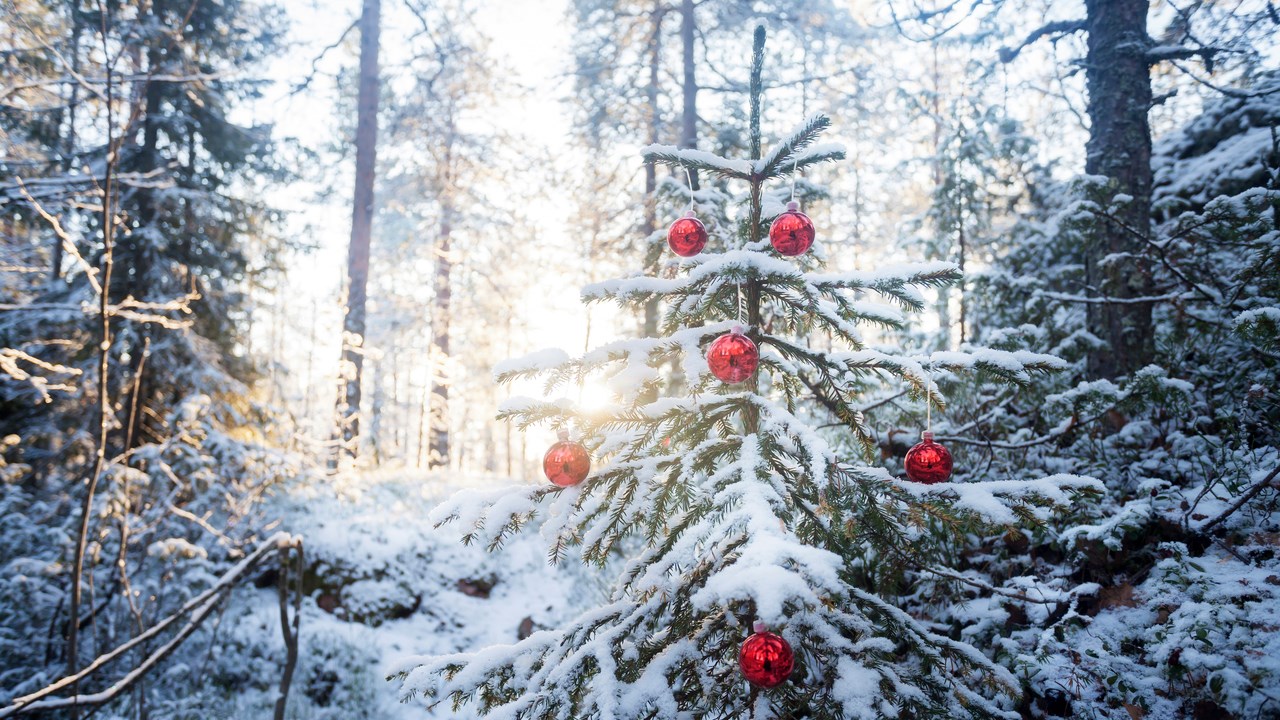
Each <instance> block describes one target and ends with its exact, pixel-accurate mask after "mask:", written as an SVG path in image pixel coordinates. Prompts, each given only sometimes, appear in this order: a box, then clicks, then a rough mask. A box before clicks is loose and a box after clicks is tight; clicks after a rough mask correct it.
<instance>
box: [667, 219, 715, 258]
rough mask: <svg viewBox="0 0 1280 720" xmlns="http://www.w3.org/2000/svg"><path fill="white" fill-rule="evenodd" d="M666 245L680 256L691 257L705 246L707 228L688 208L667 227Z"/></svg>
mask: <svg viewBox="0 0 1280 720" xmlns="http://www.w3.org/2000/svg"><path fill="white" fill-rule="evenodd" d="M667 245H669V246H670V247H671V252H673V253H675V254H677V255H679V256H680V257H693V256H694V255H697V254H698V253H700V252H702V248H704V247H706V246H707V228H706V226H704V225H703V224H702V221H701V220H699V219H698V218H696V217H694V214H693V211H692V210H690V211H689V213H688V214H687V215H685V216H684V217H682V218H680V219H679V220H677V221H675V222H673V223H671V227H670V228H668V229H667Z"/></svg>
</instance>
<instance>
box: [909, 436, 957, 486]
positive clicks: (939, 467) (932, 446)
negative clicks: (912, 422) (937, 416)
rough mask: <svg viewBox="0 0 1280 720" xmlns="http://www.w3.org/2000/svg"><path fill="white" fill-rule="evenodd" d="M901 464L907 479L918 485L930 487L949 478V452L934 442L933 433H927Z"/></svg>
mask: <svg viewBox="0 0 1280 720" xmlns="http://www.w3.org/2000/svg"><path fill="white" fill-rule="evenodd" d="M902 464H903V466H904V467H906V469H907V477H908V478H911V479H912V480H914V481H916V482H918V483H924V484H926V485H932V484H934V483H940V482H946V481H947V480H948V479H950V477H951V451H950V450H948V449H946V448H945V447H943V446H942V445H939V444H938V443H936V442H934V441H933V433H931V432H928V431H926V432H925V433H924V434H923V435H922V436H921V440H920V442H918V443H916V444H915V446H914V447H912V448H911V449H910V450H908V451H907V458H906V460H904V461H903V462H902Z"/></svg>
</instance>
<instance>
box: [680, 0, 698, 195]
mask: <svg viewBox="0 0 1280 720" xmlns="http://www.w3.org/2000/svg"><path fill="white" fill-rule="evenodd" d="M696 27H697V26H696V25H694V16H693V0H683V1H682V2H681V4H680V45H681V47H682V49H683V50H684V80H683V82H682V83H681V90H682V92H683V95H684V98H683V99H684V110H683V112H682V113H681V119H680V147H683V148H696V147H698V79H697V76H696V75H695V74H694V69H695V66H694V62H693V50H694V30H695V28H696ZM689 179H690V183H691V185H692V186H693V189H695V190H696V189H697V188H698V172H697V171H696V170H693V171H690V173H689Z"/></svg>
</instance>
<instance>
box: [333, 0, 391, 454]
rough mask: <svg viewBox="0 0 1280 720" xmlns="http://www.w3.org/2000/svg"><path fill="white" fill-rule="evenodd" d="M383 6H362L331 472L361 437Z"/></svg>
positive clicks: (375, 2) (376, 0) (370, 1)
mask: <svg viewBox="0 0 1280 720" xmlns="http://www.w3.org/2000/svg"><path fill="white" fill-rule="evenodd" d="M381 15H382V6H381V0H364V10H363V12H362V14H361V16H360V88H359V91H358V95H357V101H356V185H355V194H354V198H353V202H352V208H351V243H350V245H349V246H348V248H347V314H346V317H345V318H344V320H343V324H342V330H343V340H342V364H343V365H344V367H345V368H346V369H347V370H346V372H347V373H348V374H347V375H346V376H345V378H346V382H345V384H344V387H343V390H344V392H343V397H341V398H339V400H338V409H339V414H338V428H337V430H336V431H335V433H334V435H335V439H337V438H340V439H341V441H342V442H341V443H339V444H338V449H337V450H335V453H334V458H333V461H332V466H333V467H335V468H336V467H337V464H338V463H337V461H338V458H339V455H340V454H341V453H343V452H345V453H346V454H347V455H348V456H349V457H355V456H356V454H357V452H358V438H359V436H360V380H361V376H362V374H363V369H364V334H365V299H366V298H367V293H368V284H369V239H370V237H371V235H372V232H373V180H374V166H375V164H376V161H377V151H378V93H379V85H380V82H379V77H378V33H379V30H380V27H379V26H380V25H381Z"/></svg>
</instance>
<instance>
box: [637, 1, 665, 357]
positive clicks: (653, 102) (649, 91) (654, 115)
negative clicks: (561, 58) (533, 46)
mask: <svg viewBox="0 0 1280 720" xmlns="http://www.w3.org/2000/svg"><path fill="white" fill-rule="evenodd" d="M663 12H664V10H663V8H662V3H661V2H655V3H654V7H653V32H652V34H650V36H649V86H648V88H646V91H645V96H646V97H645V99H646V101H647V103H648V105H649V143H650V144H657V142H658V123H659V120H660V115H659V112H658V77H659V71H660V70H661V69H662V67H661V66H662V15H663ZM657 191H658V166H657V165H656V164H654V163H645V166H644V225H643V226H642V227H641V228H640V234H641V236H642V237H644V238H645V239H646V240H648V238H650V237H651V236H652V235H653V233H654V232H655V231H656V230H657V229H658V198H657ZM645 252H646V255H647V254H648V249H647V248H646V251H645ZM646 264H647V263H646ZM647 269H648V270H653V269H656V268H647ZM643 333H644V336H645V337H656V336H657V334H658V301H657V300H648V301H646V302H645V304H644V329H643Z"/></svg>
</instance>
